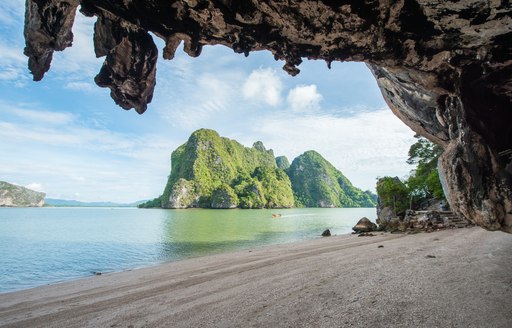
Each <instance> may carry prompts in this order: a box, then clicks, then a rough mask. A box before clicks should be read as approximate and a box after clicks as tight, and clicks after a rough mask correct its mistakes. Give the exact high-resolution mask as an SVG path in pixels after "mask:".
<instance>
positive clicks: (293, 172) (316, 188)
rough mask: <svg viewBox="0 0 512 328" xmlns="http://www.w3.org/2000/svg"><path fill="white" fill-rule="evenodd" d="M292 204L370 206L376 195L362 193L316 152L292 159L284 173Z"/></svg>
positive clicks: (373, 204)
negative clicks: (292, 198)
mask: <svg viewBox="0 0 512 328" xmlns="http://www.w3.org/2000/svg"><path fill="white" fill-rule="evenodd" d="M287 173H288V175H289V176H290V180H291V182H292V189H293V191H294V195H295V204H296V205H297V206H305V207H373V206H375V196H374V195H373V194H372V193H371V192H369V191H366V192H364V191H362V190H361V189H358V188H356V187H354V186H353V185H352V183H350V181H349V180H348V179H347V178H346V177H345V176H344V175H343V174H342V173H341V172H340V171H338V170H337V169H336V168H335V167H334V166H332V164H331V163H329V162H328V161H327V160H326V159H324V158H323V157H322V156H321V155H320V154H319V153H317V152H316V151H313V150H310V151H307V152H305V153H304V154H302V155H300V156H299V157H297V158H295V159H294V160H293V162H292V164H291V166H290V168H289V169H288V170H287Z"/></svg>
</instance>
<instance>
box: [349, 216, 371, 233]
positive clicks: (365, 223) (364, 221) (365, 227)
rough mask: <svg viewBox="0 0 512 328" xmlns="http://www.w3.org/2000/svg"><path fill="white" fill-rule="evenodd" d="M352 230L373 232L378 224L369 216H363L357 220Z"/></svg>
mask: <svg viewBox="0 0 512 328" xmlns="http://www.w3.org/2000/svg"><path fill="white" fill-rule="evenodd" d="M352 230H354V232H356V233H362V232H372V231H375V230H377V225H376V224H375V223H373V222H372V221H370V220H369V219H368V218H367V217H363V218H361V219H360V220H359V221H357V223H356V225H355V226H354V227H352Z"/></svg>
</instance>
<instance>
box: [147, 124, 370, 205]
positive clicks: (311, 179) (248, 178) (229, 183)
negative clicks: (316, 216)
mask: <svg viewBox="0 0 512 328" xmlns="http://www.w3.org/2000/svg"><path fill="white" fill-rule="evenodd" d="M375 205H376V195H374V194H373V193H372V192H370V191H362V190H361V189H359V188H356V187H354V186H353V185H352V183H351V182H350V181H349V180H348V179H347V178H346V177H345V176H344V175H343V174H342V173H341V172H340V171H339V170H337V169H336V168H335V167H334V166H333V165H332V164H331V163H329V162H328V161H327V160H326V159H325V158H323V157H322V156H321V155H320V154H319V153H317V152H316V151H313V150H310V151H306V152H305V153H304V154H302V155H300V156H298V157H297V158H295V159H294V160H293V161H292V163H291V164H290V163H289V161H288V159H287V158H286V157H284V156H279V157H277V158H276V157H275V156H274V152H273V151H272V150H271V149H269V150H267V149H266V148H265V146H264V145H263V143H262V142H261V141H257V142H255V143H254V144H253V146H252V147H251V148H248V147H244V146H243V145H242V144H240V143H239V142H237V141H235V140H231V139H228V138H224V137H221V136H219V134H218V133H217V132H216V131H213V130H208V129H200V130H197V131H195V132H194V133H192V135H191V136H190V138H189V139H188V141H187V142H186V143H184V144H183V145H181V146H179V147H178V148H177V149H176V150H175V151H174V152H172V155H171V173H170V175H169V179H168V181H167V185H166V186H165V189H164V192H163V194H162V195H161V196H160V197H158V198H155V199H154V200H152V201H149V202H146V203H144V204H141V205H139V207H142V208H151V207H161V208H223V209H229V208H291V207H375Z"/></svg>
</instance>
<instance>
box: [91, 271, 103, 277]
mask: <svg viewBox="0 0 512 328" xmlns="http://www.w3.org/2000/svg"><path fill="white" fill-rule="evenodd" d="M92 274H93V275H95V276H101V275H102V273H101V272H100V271H93V272H92Z"/></svg>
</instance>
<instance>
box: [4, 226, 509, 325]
mask: <svg viewBox="0 0 512 328" xmlns="http://www.w3.org/2000/svg"><path fill="white" fill-rule="evenodd" d="M511 250H512V235H509V234H505V233H501V232H494V233H493V232H488V231H485V230H482V229H480V228H468V229H458V230H446V231H439V232H434V233H421V234H415V235H401V234H380V233H378V234H377V235H376V236H374V237H357V236H355V235H345V236H333V237H328V238H322V239H316V240H312V241H307V242H301V243H293V244H284V245H277V246H268V247H263V248H257V249H250V250H244V251H240V252H236V253H228V254H219V255H214V256H208V257H203V258H195V259H190V260H185V261H180V262H174V263H168V264H163V265H159V266H156V267H151V268H144V269H140V270H133V271H127V272H121V273H112V274H103V275H100V276H94V277H90V278H86V279H81V280H77V281H71V282H65V283H60V284H55V285H49V286H42V287H38V288H34V289H29V290H25V291H20V292H14V293H7V294H1V295H0V326H1V327H67V328H69V327H134V328H135V327H511V326H512V252H511Z"/></svg>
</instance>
